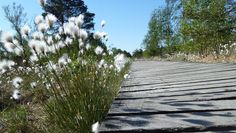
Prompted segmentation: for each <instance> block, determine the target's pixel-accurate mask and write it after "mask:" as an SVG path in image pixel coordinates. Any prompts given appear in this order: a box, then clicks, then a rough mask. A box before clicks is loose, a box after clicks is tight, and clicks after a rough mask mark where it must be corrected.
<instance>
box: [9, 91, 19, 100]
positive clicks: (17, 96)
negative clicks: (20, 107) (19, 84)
mask: <svg viewBox="0 0 236 133" xmlns="http://www.w3.org/2000/svg"><path fill="white" fill-rule="evenodd" d="M20 97H21V93H20V91H19V90H14V91H13V94H12V97H11V99H15V100H18V99H20Z"/></svg>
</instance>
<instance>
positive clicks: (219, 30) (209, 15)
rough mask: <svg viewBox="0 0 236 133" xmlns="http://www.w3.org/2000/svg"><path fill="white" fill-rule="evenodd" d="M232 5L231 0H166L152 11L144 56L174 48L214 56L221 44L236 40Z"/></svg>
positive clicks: (219, 49) (173, 50) (235, 10)
mask: <svg viewBox="0 0 236 133" xmlns="http://www.w3.org/2000/svg"><path fill="white" fill-rule="evenodd" d="M235 5H236V2H235V1H234V0H180V1H177V0H166V5H165V6H164V7H162V8H159V9H158V10H155V11H154V12H153V13H152V17H151V20H150V22H149V25H148V26H149V27H148V28H149V30H148V33H147V34H146V35H145V38H144V41H143V46H144V56H147V57H150V56H155V55H159V56H163V55H165V54H169V55H170V54H174V53H178V52H184V53H194V54H196V53H197V54H200V55H201V56H206V55H209V54H212V53H214V54H216V55H217V56H218V55H219V54H221V53H222V52H221V51H222V46H223V45H225V44H229V45H230V47H231V48H232V47H233V46H234V42H235V41H236V39H235V36H236V32H235V31H236V29H235V28H236V25H235V24H236V23H235V22H236V15H235V14H236V8H235V7H236V6H235ZM161 46H163V47H161ZM228 51H230V50H228ZM231 53H232V52H231Z"/></svg>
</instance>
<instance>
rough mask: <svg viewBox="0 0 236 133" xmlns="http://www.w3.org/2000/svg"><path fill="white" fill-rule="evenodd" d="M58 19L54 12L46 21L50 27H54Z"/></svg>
mask: <svg viewBox="0 0 236 133" xmlns="http://www.w3.org/2000/svg"><path fill="white" fill-rule="evenodd" d="M56 21H57V18H56V16H54V15H53V14H48V15H47V16H46V22H47V24H48V26H49V27H52V26H53V24H54V23H55V22H56Z"/></svg>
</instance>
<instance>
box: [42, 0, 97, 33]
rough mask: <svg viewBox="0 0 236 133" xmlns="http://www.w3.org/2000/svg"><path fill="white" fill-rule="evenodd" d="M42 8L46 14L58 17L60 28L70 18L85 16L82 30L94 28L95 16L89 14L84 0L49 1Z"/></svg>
mask: <svg viewBox="0 0 236 133" xmlns="http://www.w3.org/2000/svg"><path fill="white" fill-rule="evenodd" d="M42 6H43V9H44V10H45V14H47V13H51V14H53V15H55V16H56V17H57V19H58V24H59V25H60V26H61V25H63V24H64V23H65V22H67V21H68V19H69V18H70V17H75V16H78V15H80V14H83V15H84V23H83V25H82V28H84V29H87V30H90V29H93V28H94V22H93V19H94V16H95V14H94V13H90V12H88V8H87V6H86V5H85V3H84V1H83V0H47V1H46V3H45V4H43V5H42Z"/></svg>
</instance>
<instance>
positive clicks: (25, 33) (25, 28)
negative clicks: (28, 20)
mask: <svg viewBox="0 0 236 133" xmlns="http://www.w3.org/2000/svg"><path fill="white" fill-rule="evenodd" d="M30 31H31V29H30V27H29V26H28V25H24V26H23V27H21V29H20V32H21V34H22V36H23V37H26V36H28V35H29V33H30Z"/></svg>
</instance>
